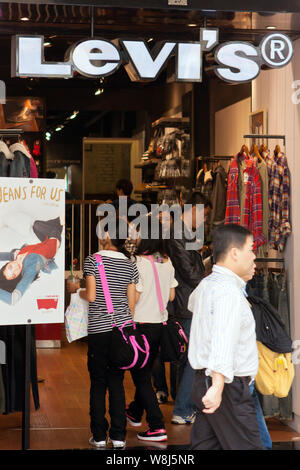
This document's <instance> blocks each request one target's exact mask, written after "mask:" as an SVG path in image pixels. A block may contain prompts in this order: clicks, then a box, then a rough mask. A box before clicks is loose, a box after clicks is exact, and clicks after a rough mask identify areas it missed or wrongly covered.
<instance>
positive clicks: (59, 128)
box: [55, 126, 64, 132]
mask: <svg viewBox="0 0 300 470" xmlns="http://www.w3.org/2000/svg"><path fill="white" fill-rule="evenodd" d="M63 127H64V126H58V127H57V128H56V129H55V130H56V132H59V131H61V130H62V129H63Z"/></svg>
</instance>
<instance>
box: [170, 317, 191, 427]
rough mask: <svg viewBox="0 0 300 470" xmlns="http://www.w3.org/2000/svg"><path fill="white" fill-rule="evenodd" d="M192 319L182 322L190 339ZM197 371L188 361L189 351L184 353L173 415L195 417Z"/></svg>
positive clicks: (180, 365) (180, 364)
mask: <svg viewBox="0 0 300 470" xmlns="http://www.w3.org/2000/svg"><path fill="white" fill-rule="evenodd" d="M191 323H192V319H188V318H187V319H184V320H181V321H180V324H181V326H182V327H183V329H184V332H185V334H186V336H187V337H188V339H189V337H190V330H191ZM194 375H195V371H194V369H192V367H191V366H190V363H189V361H188V350H187V351H186V352H185V353H184V355H183V357H182V358H181V360H180V363H179V376H181V379H180V382H179V387H178V390H177V394H176V400H175V404H174V410H173V415H175V416H181V418H183V419H185V418H188V417H190V416H192V415H193V413H194V412H195V405H194V402H193V400H192V385H193V380H194Z"/></svg>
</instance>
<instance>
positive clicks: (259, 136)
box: [244, 134, 285, 146]
mask: <svg viewBox="0 0 300 470" xmlns="http://www.w3.org/2000/svg"><path fill="white" fill-rule="evenodd" d="M244 139H276V140H283V145H284V146H285V135H274V134H272V135H271V134H245V135H244Z"/></svg>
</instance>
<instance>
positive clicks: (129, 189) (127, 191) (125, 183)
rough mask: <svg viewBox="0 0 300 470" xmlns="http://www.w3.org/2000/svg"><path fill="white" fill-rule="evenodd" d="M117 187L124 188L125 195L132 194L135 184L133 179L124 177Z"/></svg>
mask: <svg viewBox="0 0 300 470" xmlns="http://www.w3.org/2000/svg"><path fill="white" fill-rule="evenodd" d="M116 188H117V189H122V190H123V193H124V195H125V196H130V194H131V193H132V190H133V185H132V182H131V181H129V180H126V179H122V180H119V181H118V182H117V184H116Z"/></svg>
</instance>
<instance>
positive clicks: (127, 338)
mask: <svg viewBox="0 0 300 470" xmlns="http://www.w3.org/2000/svg"><path fill="white" fill-rule="evenodd" d="M94 256H95V258H96V263H97V266H98V270H99V275H100V279H101V283H102V288H103V292H104V297H105V303H106V307H107V311H108V313H110V314H111V315H112V321H113V330H112V335H111V344H110V352H109V361H110V363H111V365H113V366H114V367H116V368H118V369H124V370H126V369H142V368H143V367H144V366H145V365H146V364H147V362H148V359H149V354H150V346H149V343H148V340H147V338H146V336H145V335H144V334H141V333H140V332H139V331H138V329H137V328H136V325H135V323H134V321H133V320H127V321H126V322H125V323H123V325H122V326H121V327H117V326H116V324H115V321H114V316H113V315H114V308H113V304H112V300H111V296H110V292H109V287H108V282H107V278H106V274H105V269H104V266H103V261H102V258H101V256H100V255H98V254H96V255H94Z"/></svg>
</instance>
